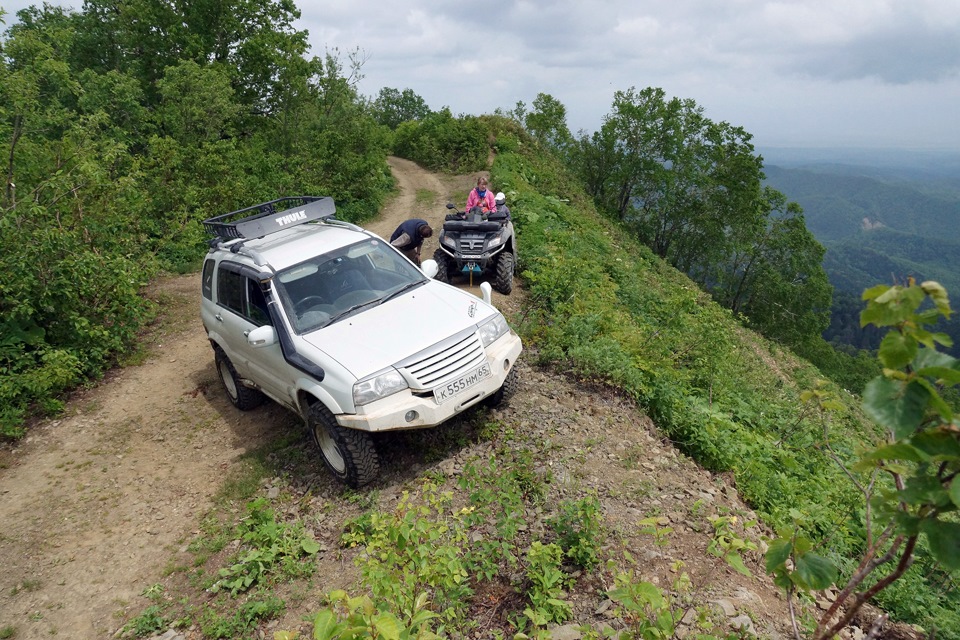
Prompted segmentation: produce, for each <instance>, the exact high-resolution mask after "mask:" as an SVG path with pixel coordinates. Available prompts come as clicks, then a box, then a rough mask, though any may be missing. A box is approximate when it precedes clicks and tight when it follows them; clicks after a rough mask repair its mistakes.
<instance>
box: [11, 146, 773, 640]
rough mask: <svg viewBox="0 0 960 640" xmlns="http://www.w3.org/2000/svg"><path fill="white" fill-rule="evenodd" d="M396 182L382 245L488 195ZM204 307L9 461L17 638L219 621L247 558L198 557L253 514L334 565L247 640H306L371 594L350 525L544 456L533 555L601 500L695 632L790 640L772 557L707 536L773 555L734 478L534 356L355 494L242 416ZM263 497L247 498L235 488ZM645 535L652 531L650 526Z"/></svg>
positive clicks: (185, 305) (612, 523) (618, 553)
mask: <svg viewBox="0 0 960 640" xmlns="http://www.w3.org/2000/svg"><path fill="white" fill-rule="evenodd" d="M391 167H392V169H393V172H394V175H395V178H396V180H397V184H398V187H399V195H398V197H396V198H395V199H394V200H392V201H391V202H390V203H388V205H387V206H386V207H385V209H384V211H383V212H382V214H381V216H380V217H379V218H378V219H377V220H375V221H373V222H371V223H370V224H369V225H368V227H369V228H371V229H372V230H374V231H376V232H377V233H379V234H380V235H389V233H390V232H391V231H392V230H393V228H394V227H395V226H396V225H397V224H398V223H399V222H400V221H402V220H403V219H405V218H408V217H424V218H426V219H428V220H430V221H431V222H435V223H437V224H438V225H439V223H440V221H441V220H442V216H443V213H444V212H445V211H444V209H443V207H442V204H443V203H445V202H447V201H453V202H456V203H460V201H461V200H462V199H463V198H464V197H465V194H466V193H467V191H468V189H469V187H470V185H471V184H472V181H473V179H474V178H475V176H459V177H444V176H438V175H434V174H430V173H428V172H425V171H423V170H421V169H420V168H419V167H417V166H416V165H415V164H413V163H410V162H407V161H403V160H399V159H392V160H391ZM435 240H436V237H434V238H432V239H430V241H428V245H427V246H426V247H425V248H424V255H430V254H432V251H433V248H434V246H435V245H431V244H430V242H431V241H432V242H435ZM521 252H522V247H521ZM198 290H199V276H198V275H196V274H194V275H188V276H184V277H178V278H169V279H165V280H162V281H159V282H157V283H155V285H154V286H153V287H152V288H151V291H150V292H149V295H151V296H153V297H155V298H156V299H158V300H159V301H160V302H161V303H162V305H163V309H164V313H163V316H162V318H161V319H160V321H159V322H158V323H157V324H156V325H155V326H154V327H152V329H151V331H150V333H149V334H148V335H146V336H144V345H143V346H144V349H145V352H146V354H147V355H146V357H145V359H144V362H143V363H142V364H140V365H137V366H131V367H128V368H125V369H123V370H119V371H116V372H114V373H113V374H111V375H110V376H108V377H107V379H105V380H104V381H103V382H102V383H101V384H99V385H97V386H96V387H95V388H93V389H90V390H88V391H86V392H83V393H80V394H77V396H76V397H75V398H74V399H73V400H72V401H71V402H70V404H69V406H68V408H67V410H66V412H65V415H64V416H63V417H62V418H60V419H57V420H52V421H49V422H47V423H45V424H42V425H38V426H37V428H35V429H33V430H32V432H31V433H32V435H31V437H29V438H28V439H26V440H25V441H24V442H22V443H20V444H19V445H18V446H16V447H15V448H12V449H7V450H4V451H3V452H2V458H0V493H2V495H3V500H2V501H0V522H3V523H4V529H3V545H2V546H0V566H3V567H4V568H5V571H4V572H3V574H2V575H0V628H13V629H15V633H16V635H15V637H16V638H46V637H50V636H51V635H55V634H61V635H64V634H65V635H68V636H70V637H78V638H81V637H82V638H108V637H111V636H113V634H114V633H115V632H117V631H118V629H120V628H122V627H123V625H124V624H125V623H128V622H131V621H134V620H136V619H137V617H138V616H139V615H140V614H141V612H142V611H144V609H146V608H147V607H148V606H150V605H151V603H153V602H155V600H153V599H151V598H149V597H147V595H146V594H148V593H151V592H152V593H154V594H155V593H157V592H158V591H159V592H162V593H164V594H165V599H164V602H165V603H166V606H169V607H171V608H173V607H175V606H179V607H180V610H181V611H183V610H185V609H189V608H190V607H195V608H200V609H202V608H203V607H208V606H212V605H211V601H212V596H211V595H210V594H209V593H207V592H205V591H203V590H202V589H201V590H198V589H197V588H196V583H197V582H198V581H199V576H198V575H197V574H198V573H199V574H201V575H202V574H203V573H204V572H206V573H207V574H209V573H211V572H214V573H215V572H216V570H217V568H218V564H217V563H219V566H224V564H226V563H228V561H229V554H230V552H231V551H232V550H233V549H236V545H237V544H238V542H237V543H230V544H227V545H226V546H225V547H223V548H222V550H220V551H219V552H217V553H213V554H207V555H203V554H201V553H200V552H199V551H198V549H199V548H202V547H203V546H204V543H205V540H207V539H209V538H210V537H211V536H212V534H211V524H210V523H211V522H228V523H229V522H234V521H236V520H238V519H239V518H241V517H242V516H243V514H244V509H243V501H244V500H247V499H250V498H252V497H261V498H264V499H266V500H268V501H269V504H270V506H271V508H273V509H274V510H275V511H276V512H277V513H278V514H282V516H283V517H284V518H285V519H286V520H289V521H299V522H302V523H303V524H304V525H305V526H306V528H307V529H308V530H309V531H310V532H311V533H312V535H313V536H314V537H315V538H316V539H317V541H318V542H319V543H320V545H321V551H320V552H319V553H318V554H317V557H316V571H315V573H314V575H313V576H312V578H308V579H301V580H299V581H293V582H291V583H285V584H282V585H277V586H276V587H274V589H273V593H274V594H275V595H277V596H278V597H281V598H282V599H283V600H284V602H285V610H284V612H283V613H282V616H280V617H279V618H278V619H273V620H264V621H262V622H261V623H259V627H258V628H256V629H254V630H251V631H250V632H249V636H247V635H245V636H244V637H261V638H262V637H265V635H269V634H272V633H273V630H276V629H287V630H300V631H302V633H303V634H304V636H305V637H309V636H310V626H309V624H306V623H305V622H304V616H307V615H309V614H311V613H312V612H315V611H316V610H317V609H318V608H319V606H320V604H321V598H322V595H323V594H324V593H326V592H328V591H329V590H331V589H334V588H345V589H348V590H351V591H353V592H359V591H362V588H361V587H359V586H357V584H356V579H357V576H358V573H357V571H356V569H355V568H354V566H353V562H352V561H353V559H354V558H355V557H356V554H357V551H356V550H355V549H343V548H340V546H339V539H340V534H341V532H342V530H343V526H344V524H345V523H346V522H347V521H348V520H349V519H351V518H355V517H357V516H359V515H360V514H361V513H363V512H364V511H366V510H368V509H379V510H381V511H385V512H389V511H390V510H391V509H394V508H395V507H396V506H397V504H398V502H399V501H400V500H401V499H402V497H403V494H404V492H405V491H415V490H416V489H417V487H419V486H420V485H421V484H422V481H423V479H424V478H431V479H433V480H434V481H437V482H440V483H441V485H442V486H443V487H445V488H448V489H450V490H455V488H456V485H457V481H458V480H460V479H462V478H463V474H464V472H465V469H467V468H468V467H469V466H470V465H471V464H477V463H478V462H479V463H483V462H484V461H487V460H491V459H493V458H494V457H495V456H496V455H497V452H500V451H504V450H507V451H514V452H524V451H527V452H531V455H532V456H533V457H532V458H531V459H530V460H529V463H530V465H531V471H532V473H534V474H535V475H536V477H538V478H541V479H542V480H543V485H544V490H545V492H546V494H545V496H544V500H543V501H542V503H541V504H540V506H538V507H535V508H533V509H530V510H528V511H527V512H525V513H524V514H522V517H523V520H524V521H525V523H526V525H525V528H524V529H523V532H524V534H525V535H527V536H530V537H531V538H532V537H533V536H535V535H537V534H539V533H543V532H544V531H545V529H546V526H545V524H544V522H545V519H546V518H547V517H548V516H549V515H551V511H550V510H551V507H552V506H555V505H556V504H557V503H558V502H559V501H560V500H562V499H565V498H571V497H577V496H596V497H597V498H598V500H599V502H600V505H601V513H602V523H603V525H604V529H605V530H606V532H607V535H606V536H605V544H604V549H605V554H607V555H608V556H609V557H611V558H617V559H618V561H619V562H620V563H621V566H620V569H622V570H628V569H629V570H632V571H634V572H635V574H636V575H637V576H638V577H639V578H642V579H643V580H646V581H649V582H652V583H653V584H655V585H659V586H660V588H662V589H664V590H670V589H672V588H673V586H674V585H676V583H677V580H678V577H679V576H681V575H683V574H687V575H688V576H689V578H690V586H689V588H687V589H685V590H683V592H682V593H678V597H681V599H680V600H678V603H682V604H680V605H678V606H682V610H681V613H684V612H685V613H688V614H689V612H696V611H698V610H699V611H702V612H703V613H704V615H705V616H706V617H707V618H709V619H711V620H712V621H713V623H715V624H717V625H719V626H718V629H717V630H718V631H721V632H722V630H724V629H726V630H732V629H733V628H735V627H740V626H743V627H749V628H752V629H754V630H755V631H756V632H757V633H759V634H760V635H761V636H764V637H771V638H779V637H785V634H786V631H787V627H786V623H787V621H788V614H787V611H786V606H785V603H784V601H783V599H782V598H781V597H780V596H779V593H778V591H777V589H776V588H775V587H774V586H773V585H772V583H771V581H770V580H769V579H768V578H767V577H766V576H765V575H764V574H763V568H762V557H761V555H760V554H759V552H746V553H745V554H744V560H745V562H746V566H747V567H748V568H749V569H750V571H751V573H752V575H750V576H747V575H742V574H741V573H738V572H736V571H734V570H733V569H732V568H731V567H730V566H729V565H728V564H727V563H725V562H724V561H723V560H721V559H720V558H718V557H715V556H714V555H711V554H710V553H708V552H707V549H708V546H709V545H710V543H711V541H712V540H714V532H713V528H712V525H711V523H710V521H709V520H708V518H709V517H710V516H715V515H726V516H737V520H735V521H734V522H736V523H737V524H736V529H735V531H736V533H737V535H738V536H741V537H742V538H743V539H747V540H751V541H753V542H755V543H757V544H758V545H759V546H760V547H761V548H762V546H763V544H762V540H761V538H762V536H763V534H764V532H763V530H762V528H761V527H760V526H758V525H755V524H751V521H752V520H753V519H754V516H753V514H752V513H751V511H750V510H749V509H748V508H747V507H745V506H744V505H743V504H742V503H741V501H740V500H739V498H738V495H737V491H736V489H735V488H734V487H732V486H731V485H730V484H729V482H728V481H727V479H726V478H725V477H722V476H717V475H713V474H710V473H709V472H706V471H703V470H701V469H700V468H698V467H697V466H696V465H695V464H693V463H692V462H690V461H689V460H688V459H687V458H686V457H685V456H683V455H682V454H680V453H678V452H677V451H676V450H675V449H674V448H673V446H672V445H671V444H670V443H669V442H667V441H665V440H664V438H663V437H662V436H661V435H660V434H658V432H657V429H656V428H655V426H654V425H653V424H652V422H651V421H650V420H649V418H648V417H647V416H645V415H644V414H643V413H641V412H640V411H638V410H637V408H636V406H635V404H634V403H633V402H632V401H631V400H629V399H628V398H624V397H622V396H621V395H619V394H617V393H614V392H611V391H609V390H607V389H605V388H603V387H600V386H597V385H593V384H590V383H585V382H582V381H581V382H577V381H576V380H575V379H573V378H571V377H568V376H566V375H562V374H560V373H556V372H553V371H549V370H542V369H539V368H537V367H536V366H535V364H534V363H535V362H536V354H535V353H533V352H532V350H527V351H526V352H525V356H524V357H523V359H522V361H521V363H520V365H519V366H520V367H521V369H520V370H521V377H520V380H521V381H520V388H519V391H518V393H517V394H516V396H515V397H514V398H513V399H512V400H511V401H510V402H509V403H508V404H507V405H506V406H505V407H503V408H501V409H499V410H496V411H489V410H485V409H478V410H475V411H472V412H468V414H466V415H464V416H463V417H462V418H461V419H459V420H456V421H454V422H453V423H451V424H449V425H446V426H444V427H442V428H439V429H436V430H428V431H423V432H411V433H399V434H392V435H385V436H381V437H379V438H378V439H377V446H378V449H379V450H380V452H381V454H382V457H383V463H384V464H383V467H384V474H383V478H382V479H381V480H380V481H378V482H377V483H375V484H374V485H373V486H370V487H367V488H365V490H364V491H362V492H352V491H348V490H346V489H345V488H344V487H342V486H340V485H338V484H336V483H335V482H333V481H332V479H331V478H330V476H329V475H328V474H327V473H326V471H325V469H324V468H323V466H322V464H321V462H320V459H319V457H318V456H317V455H316V453H315V452H314V451H313V449H312V445H311V444H310V443H309V442H308V441H307V439H306V437H305V436H304V435H303V433H302V430H301V429H300V428H299V424H298V421H297V420H296V419H295V418H294V417H293V416H292V415H290V414H288V413H287V412H285V411H284V410H283V409H280V408H279V407H277V406H276V405H273V404H269V403H268V404H267V405H266V406H263V407H261V408H259V409H256V410H254V411H252V412H248V413H241V412H239V411H237V410H235V409H234V408H233V407H232V406H231V405H230V404H229V402H228V401H227V400H226V398H225V396H224V394H223V392H222V390H221V388H220V385H219V382H218V380H217V375H216V372H215V370H214V366H213V358H212V353H211V350H210V348H209V345H208V344H207V343H206V340H205V337H204V335H203V330H202V327H201V325H200V323H199V314H198V301H197V299H198V296H197V291H198ZM524 302H525V298H524V292H523V288H522V287H518V288H515V290H514V294H513V295H512V296H510V297H509V298H503V297H498V298H497V299H496V300H495V303H497V304H499V305H500V306H501V308H502V309H503V310H504V311H505V313H506V314H507V316H508V318H510V319H511V321H512V322H514V323H516V322H519V321H520V319H521V316H522V314H523V313H524ZM427 320H428V319H425V321H427ZM251 478H253V479H254V481H253V482H252V484H251V486H249V487H247V489H246V491H245V492H244V491H241V490H239V489H238V488H237V485H240V484H243V483H244V482H247V483H248V484H250V479H251ZM231 497H232V498H231ZM645 518H646V519H652V520H648V521H647V522H648V524H646V525H644V526H641V525H640V524H638V523H639V522H640V521H641V520H643V519H645ZM651 523H652V524H651ZM744 524H746V525H747V527H746V528H743V527H744ZM630 558H632V559H633V560H632V562H631V561H630V560H629V559H630ZM198 568H199V569H198ZM613 582H614V574H613V571H611V570H610V569H609V568H604V567H601V568H600V569H598V570H596V571H593V572H585V573H583V574H580V575H578V577H577V579H576V582H575V585H574V586H573V587H572V588H571V589H569V591H568V596H567V599H568V601H569V602H570V603H571V605H572V608H573V611H574V615H575V618H574V620H573V623H575V624H585V625H591V626H593V627H595V628H600V627H602V626H605V625H611V626H614V627H619V626H622V625H623V624H624V621H623V619H622V618H620V617H618V616H617V615H615V614H614V609H613V608H610V607H609V602H608V601H607V600H606V597H605V595H604V594H605V592H606V591H607V590H608V589H610V588H612V587H613V586H614V584H613ZM500 587H501V589H500V590H498V591H497V590H492V591H489V592H487V593H485V594H484V595H485V597H486V600H485V601H484V602H485V603H486V604H483V605H482V606H481V605H479V604H478V606H477V607H476V608H475V614H476V620H477V622H478V625H479V626H478V631H477V633H478V636H477V637H491V635H492V634H493V632H494V631H495V630H498V629H499V630H501V631H504V632H506V631H508V630H509V626H508V624H507V621H508V619H509V615H510V614H516V613H518V612H519V611H521V610H522V608H523V603H522V601H520V600H519V599H518V598H517V597H516V596H514V595H511V593H512V589H511V588H510V585H500ZM185 602H186V603H187V604H186V605H184V603H185ZM238 603H239V601H238ZM695 617H696V616H690V615H688V616H687V618H685V619H689V620H693V618H695ZM171 619H172V616H171ZM204 630H205V627H204V625H203V624H197V623H196V618H194V623H193V624H188V625H187V626H186V628H182V629H179V630H178V634H179V636H178V637H180V638H187V639H194V638H201V637H205V636H204ZM567 632H568V633H572V632H571V631H569V629H568V630H567ZM207 637H209V636H207ZM566 637H576V636H573V635H568V636H566Z"/></svg>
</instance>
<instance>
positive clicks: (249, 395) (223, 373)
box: [213, 347, 266, 411]
mask: <svg viewBox="0 0 960 640" xmlns="http://www.w3.org/2000/svg"><path fill="white" fill-rule="evenodd" d="M213 360H214V362H216V365H217V374H219V375H220V382H222V383H223V389H224V390H225V391H226V392H227V397H228V398H230V402H232V403H233V406H235V407H236V408H237V409H240V410H241V411H249V410H250V409H255V408H257V407H259V406H260V405H261V404H263V401H264V400H265V399H266V397H265V396H264V395H263V394H262V393H260V392H259V391H257V390H256V389H251V388H250V387H247V386H244V384H243V383H242V382H241V381H240V376H238V375H237V370H236V369H234V368H233V363H232V362H230V358H228V357H227V354H225V353H224V352H223V349H221V348H220V347H214V348H213Z"/></svg>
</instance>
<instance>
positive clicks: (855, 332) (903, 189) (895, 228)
mask: <svg viewBox="0 0 960 640" xmlns="http://www.w3.org/2000/svg"><path fill="white" fill-rule="evenodd" d="M774 155H776V154H774ZM782 159H783V161H784V163H785V164H787V163H793V164H794V166H781V165H768V166H766V167H765V168H764V172H765V173H766V176H767V182H768V183H769V184H770V186H772V187H774V188H775V189H777V190H778V191H781V192H782V193H784V194H786V196H787V198H789V199H790V200H792V201H794V202H797V203H798V204H799V205H800V206H801V207H802V208H803V212H804V217H805V219H806V223H807V227H808V228H809V229H810V231H811V232H812V233H813V234H814V236H816V238H817V240H819V241H820V242H821V243H822V244H823V245H824V247H826V250H827V251H826V255H825V256H824V268H825V269H826V271H827V274H828V276H829V278H830V282H831V284H832V285H833V286H834V287H835V296H834V298H835V300H834V305H833V313H832V324H831V327H830V328H829V329H828V330H827V332H826V333H825V334H824V337H825V338H827V339H828V340H834V341H837V342H843V343H845V344H851V345H853V346H856V347H860V348H875V347H876V345H877V340H878V339H879V336H878V335H867V334H864V333H862V332H860V330H859V322H858V319H857V316H858V314H859V311H860V309H861V308H862V303H859V297H860V294H861V293H862V292H863V290H864V289H866V288H869V287H871V286H874V285H877V284H893V282H895V281H896V282H903V281H905V280H906V278H908V277H914V278H916V279H917V280H918V281H922V280H936V281H938V282H940V283H941V284H943V285H944V286H945V287H947V290H948V291H949V292H950V293H951V294H953V298H954V306H955V307H957V306H958V305H957V303H956V301H957V300H960V155H943V156H942V158H941V162H939V163H934V162H932V161H931V160H930V159H929V158H927V157H924V161H923V162H921V161H919V160H918V159H917V158H916V157H914V156H907V157H906V158H904V160H903V164H902V165H901V166H897V165H896V164H895V163H894V162H895V158H893V157H891V156H889V155H879V156H878V157H877V159H876V162H875V166H871V165H853V164H843V163H839V162H836V161H829V160H822V161H820V162H810V161H808V162H806V163H804V161H803V159H802V157H800V156H797V155H794V156H792V157H791V156H789V154H788V155H787V156H783V157H782ZM945 330H946V331H947V332H948V333H950V334H951V335H952V336H953V337H954V342H955V343H957V344H960V322H958V321H953V322H951V323H950V326H948V327H945ZM955 350H956V347H955Z"/></svg>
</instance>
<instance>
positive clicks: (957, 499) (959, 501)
mask: <svg viewBox="0 0 960 640" xmlns="http://www.w3.org/2000/svg"><path fill="white" fill-rule="evenodd" d="M950 499H951V500H953V504H955V505H957V506H958V507H960V476H957V477H956V478H954V479H953V482H951V483H950Z"/></svg>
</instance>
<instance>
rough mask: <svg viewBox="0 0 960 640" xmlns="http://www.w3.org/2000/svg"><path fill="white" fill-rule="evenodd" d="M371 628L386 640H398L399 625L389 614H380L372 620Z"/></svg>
mask: <svg viewBox="0 0 960 640" xmlns="http://www.w3.org/2000/svg"><path fill="white" fill-rule="evenodd" d="M373 626H375V627H376V628H377V631H379V632H380V635H381V636H383V637H384V638H385V639H386V640H400V623H399V622H398V621H397V618H396V617H395V616H394V615H393V614H391V613H381V614H380V615H378V616H377V617H376V618H374V620H373Z"/></svg>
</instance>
